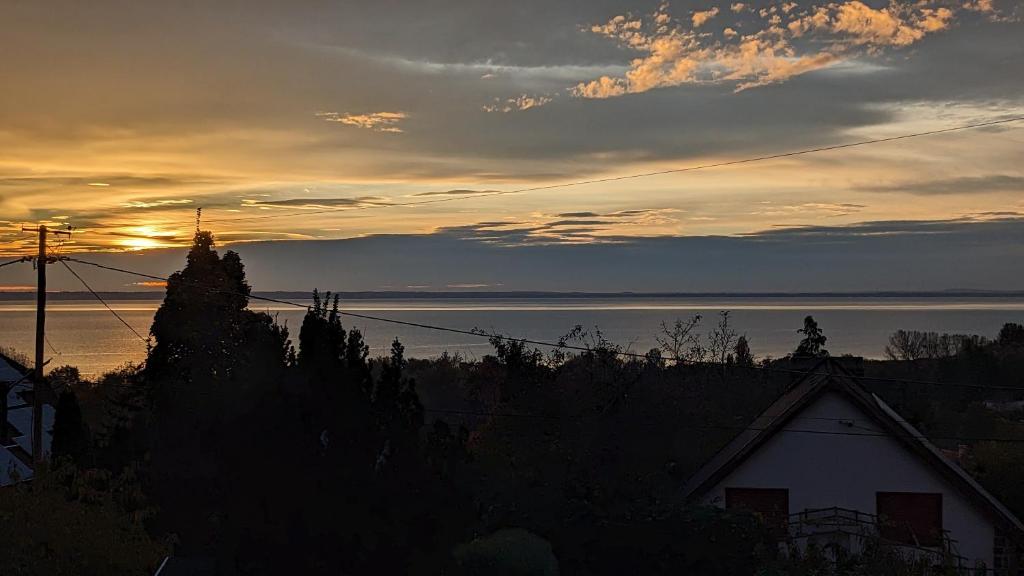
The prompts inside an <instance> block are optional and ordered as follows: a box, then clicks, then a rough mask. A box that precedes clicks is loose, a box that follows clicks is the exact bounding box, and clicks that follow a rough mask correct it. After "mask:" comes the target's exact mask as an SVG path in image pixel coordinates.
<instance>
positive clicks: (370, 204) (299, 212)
mask: <svg viewBox="0 0 1024 576" xmlns="http://www.w3.org/2000/svg"><path fill="white" fill-rule="evenodd" d="M1021 121H1024V116H1015V117H1011V118H1000V119H996V120H987V121H984V122H975V123H971V124H961V125H959V126H952V127H949V128H939V129H935V130H926V131H923V132H913V133H909V134H900V135H898V136H888V137H885V138H872V139H869V140H860V141H856V142H847V143H844V144H833V145H829V146H817V147H814V148H804V149H801V150H791V151H788V152H780V153H775V154H767V155H763V156H752V157H749V158H740V159H737V160H725V161H722V162H711V163H707V164H695V165H693V166H683V167H679V168H668V169H665V170H656V171H653V172H641V173H638V174H627V175H623V176H609V177H605V178H592V179H588V180H576V181H573V182H562V183H559V184H548V185H544V186H531V187H528V188H517V189H514V190H493V191H481V192H480V193H479V194H472V193H469V194H459V195H457V196H455V195H453V196H451V197H446V198H436V199H431V200H418V201H411V202H394V203H392V202H379V201H366V202H365V203H362V204H359V203H358V200H357V199H356V200H354V202H357V204H356V205H354V206H344V207H342V206H338V207H333V208H320V209H315V210H304V209H302V208H288V209H291V210H295V212H290V213H287V214H263V215H259V216H241V217H238V218H215V219H211V220H206V221H205V222H206V223H210V224H218V223H225V222H247V221H258V220H270V219H276V218H290V217H294V216H310V215H315V214H328V213H333V212H352V211H355V210H371V209H374V208H400V207H410V206H421V205H425V204H440V203H445V202H457V201H463V200H473V199H476V198H487V197H490V196H503V195H508V194H524V193H528V192H540V191H544V190H554V189H559V188H572V187H577V186H587V185H591V184H605V183H609V182H620V181H623V180H635V179H638V178H650V177H652V176H664V175H667V174H680V173H683V172H696V171H699V170H708V169H712V168H724V167H727V166H737V165H741V164H752V163H755V162H764V161H767V160H778V159H781V158H791V157H794V156H804V155H807V154H818V153H821V152H829V151H833V150H843V149H847V148H857V147H861V146H869V145H873V144H883V143H886V142H896V141H899V140H908V139H911V138H921V137H925V136H934V135H937V134H947V133H950V132H959V131H963V130H975V129H978V128H986V127H991V126H998V125H1002V124H1010V123H1014V122H1021ZM436 194H445V192H437V193H436ZM253 206H254V207H261V205H260V204H259V203H255V204H253ZM275 209H278V210H282V209H286V208H280V207H278V208H275Z"/></svg>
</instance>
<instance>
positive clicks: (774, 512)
mask: <svg viewBox="0 0 1024 576" xmlns="http://www.w3.org/2000/svg"><path fill="white" fill-rule="evenodd" d="M725 507H726V508H729V509H743V510H750V511H751V512H756V513H757V514H760V515H761V516H762V517H763V518H764V521H765V524H766V525H767V526H768V529H769V530H770V531H771V533H772V535H774V536H784V535H785V534H786V532H787V530H788V528H789V490H787V489H785V488H726V489H725Z"/></svg>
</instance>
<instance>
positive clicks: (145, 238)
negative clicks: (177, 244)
mask: <svg viewBox="0 0 1024 576" xmlns="http://www.w3.org/2000/svg"><path fill="white" fill-rule="evenodd" d="M122 233H123V234H124V235H125V236H126V237H125V238H122V239H120V240H119V241H118V245H120V246H121V247H123V248H125V249H127V250H130V251H137V250H150V249H153V248H167V247H169V246H173V245H174V244H172V243H168V242H167V240H168V239H170V240H173V238H174V233H173V232H168V231H166V230H159V229H157V228H156V227H155V226H148V225H147V226H132V227H129V228H125V229H124V230H123V232H122Z"/></svg>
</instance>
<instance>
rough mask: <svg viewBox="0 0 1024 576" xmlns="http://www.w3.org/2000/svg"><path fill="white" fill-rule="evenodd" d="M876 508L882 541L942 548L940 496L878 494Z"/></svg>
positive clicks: (907, 493) (912, 493) (899, 493)
mask: <svg viewBox="0 0 1024 576" xmlns="http://www.w3.org/2000/svg"><path fill="white" fill-rule="evenodd" d="M876 507H877V513H878V522H879V527H878V528H879V533H880V535H881V536H882V538H885V539H886V540H891V541H893V542H898V543H900V544H914V545H917V546H940V545H942V494H924V493H918V492H879V493H878V494H877V495H876Z"/></svg>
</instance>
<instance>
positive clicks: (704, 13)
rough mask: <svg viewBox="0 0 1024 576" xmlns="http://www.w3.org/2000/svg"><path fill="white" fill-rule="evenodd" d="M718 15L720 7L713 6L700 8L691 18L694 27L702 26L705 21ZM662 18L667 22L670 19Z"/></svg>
mask: <svg viewBox="0 0 1024 576" xmlns="http://www.w3.org/2000/svg"><path fill="white" fill-rule="evenodd" d="M717 15H718V8H712V9H710V10H698V11H697V12H694V13H693V16H692V17H691V18H690V20H691V21H692V22H693V27H694V28H700V27H701V26H703V25H704V24H705V23H707V21H708V20H711V19H712V18H714V17H715V16H717ZM665 16H667V15H665ZM662 20H663V21H665V22H667V21H668V19H667V18H662Z"/></svg>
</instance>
